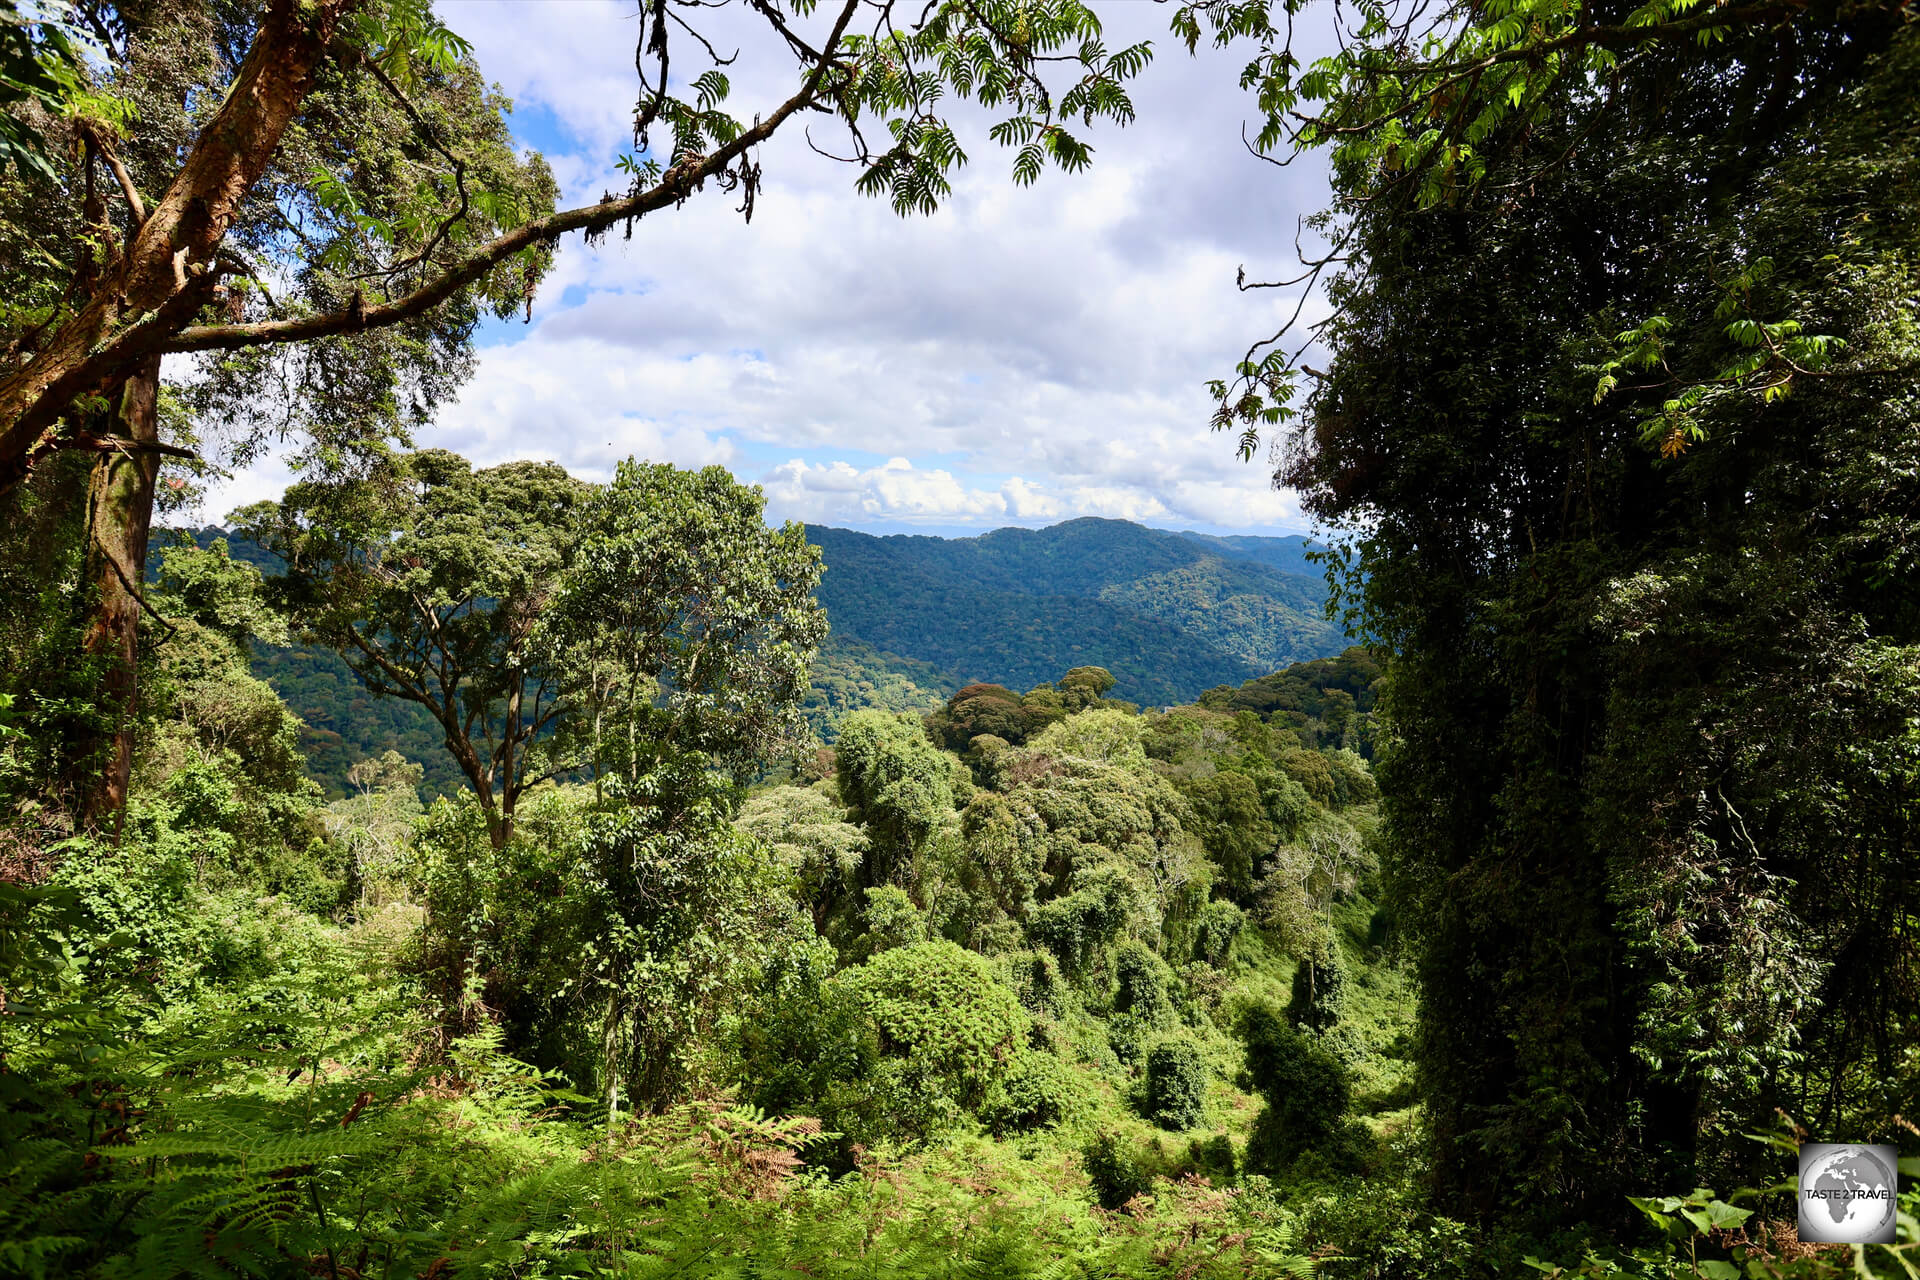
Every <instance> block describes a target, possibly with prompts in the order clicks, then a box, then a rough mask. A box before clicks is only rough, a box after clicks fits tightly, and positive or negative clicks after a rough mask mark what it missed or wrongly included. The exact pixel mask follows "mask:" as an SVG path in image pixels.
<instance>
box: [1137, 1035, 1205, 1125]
mask: <svg viewBox="0 0 1920 1280" xmlns="http://www.w3.org/2000/svg"><path fill="white" fill-rule="evenodd" d="M1207 1075H1208V1072H1207V1064H1206V1060H1205V1059H1204V1058H1202V1057H1201V1056H1200V1050H1199V1049H1198V1048H1197V1047H1196V1046H1195V1045H1193V1044H1191V1043H1189V1042H1188V1041H1185V1040H1169V1041H1167V1042H1166V1043H1164V1044H1157V1045H1155V1046H1154V1047H1153V1049H1152V1050H1151V1051H1150V1052H1149V1053H1148V1054H1147V1094H1146V1108H1145V1109H1146V1113H1147V1119H1149V1120H1151V1121H1153V1122H1154V1123H1155V1124H1157V1125H1159V1126H1160V1127H1161V1128H1162V1129H1191V1128H1194V1127H1195V1126H1196V1125H1198V1124H1199V1123H1200V1122H1201V1120H1203V1119H1204V1118H1205V1117H1206V1113H1207Z"/></svg>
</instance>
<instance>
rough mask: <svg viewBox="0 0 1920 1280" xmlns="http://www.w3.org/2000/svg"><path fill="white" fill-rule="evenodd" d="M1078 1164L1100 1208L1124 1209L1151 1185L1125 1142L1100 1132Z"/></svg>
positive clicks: (1148, 1177)
mask: <svg viewBox="0 0 1920 1280" xmlns="http://www.w3.org/2000/svg"><path fill="white" fill-rule="evenodd" d="M1080 1162H1081V1164H1082V1165H1083V1166H1084V1167H1085V1169H1086V1171H1087V1180H1088V1181H1090V1182H1091V1183H1093V1196H1094V1199H1095V1200H1096V1201H1097V1202H1098V1203H1099V1205H1100V1207H1101V1208H1102V1209H1109V1210H1114V1209H1123V1208H1125V1207H1126V1205H1127V1202H1128V1201H1129V1200H1132V1199H1133V1198H1134V1197H1135V1196H1137V1195H1143V1194H1145V1193H1146V1192H1147V1191H1148V1190H1149V1189H1150V1188H1151V1187H1152V1186H1153V1181H1152V1179H1151V1177H1150V1176H1149V1175H1148V1174H1147V1173H1146V1172H1145V1171H1143V1170H1142V1169H1141V1167H1140V1162H1139V1160H1138V1159H1137V1158H1136V1157H1135V1156H1134V1154H1133V1152H1132V1151H1130V1150H1129V1149H1128V1148H1127V1145H1126V1143H1125V1141H1124V1140H1123V1139H1121V1138H1119V1137H1117V1136H1115V1135H1114V1134H1112V1133H1107V1132H1102V1133H1100V1134H1097V1135H1095V1136H1094V1138H1093V1140H1092V1141H1090V1142H1088V1143H1087V1145H1086V1146H1085V1147H1084V1148H1083V1149H1082V1150H1081V1152H1080Z"/></svg>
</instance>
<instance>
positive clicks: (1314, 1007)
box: [1287, 950, 1347, 1035]
mask: <svg viewBox="0 0 1920 1280" xmlns="http://www.w3.org/2000/svg"><path fill="white" fill-rule="evenodd" d="M1346 986H1347V973H1346V970H1345V969H1344V968H1343V967H1342V966H1341V964H1340V957H1339V956H1338V955H1337V954H1335V953H1334V952H1333V951H1331V950H1328V951H1316V952H1313V953H1312V954H1310V955H1308V956H1307V957H1306V958H1305V959H1304V960H1302V961H1301V962H1300V964H1299V967H1298V968H1296V969H1295V970H1294V971H1293V991H1292V993H1291V995H1290V996H1289V997H1288V999H1287V1020H1288V1021H1289V1022H1291V1023H1293V1025H1294V1026H1296V1027H1299V1028H1300V1029H1301V1030H1302V1031H1310V1032H1312V1033H1313V1034H1315V1035H1320V1034H1322V1033H1324V1032H1326V1031H1329V1030H1331V1029H1332V1027H1333V1024H1334V1023H1336V1022H1338V1021H1340V1007H1341V1005H1342V1004H1343V1003H1344V1001H1345V997H1346Z"/></svg>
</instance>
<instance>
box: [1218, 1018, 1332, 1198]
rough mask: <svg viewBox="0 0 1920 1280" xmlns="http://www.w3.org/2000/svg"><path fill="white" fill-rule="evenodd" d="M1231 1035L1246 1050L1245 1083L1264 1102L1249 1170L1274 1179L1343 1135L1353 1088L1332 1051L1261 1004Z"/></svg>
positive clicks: (1249, 1151) (1250, 1148)
mask: <svg viewBox="0 0 1920 1280" xmlns="http://www.w3.org/2000/svg"><path fill="white" fill-rule="evenodd" d="M1234 1030H1235V1033H1236V1034H1237V1035H1238V1036H1239V1037H1240V1040H1241V1043H1242V1044H1243V1045H1244V1046H1245V1047H1246V1054H1247V1076H1248V1079H1249V1080H1250V1081H1251V1082H1252V1084H1253V1088H1254V1090H1255V1091H1256V1092H1258V1093H1259V1094H1260V1095H1261V1097H1263V1098H1265V1099H1266V1103H1267V1106H1266V1110H1264V1111H1262V1112H1261V1113H1260V1118H1259V1119H1258V1120H1257V1121H1256V1122H1255V1124H1254V1130H1253V1136H1252V1138H1251V1139H1250V1140H1249V1141H1248V1143H1247V1167H1248V1168H1249V1169H1255V1170H1258V1171H1259V1172H1262V1173H1268V1174H1277V1173H1279V1172H1281V1171H1282V1170H1284V1169H1285V1168H1286V1167H1287V1166H1288V1165H1289V1164H1291V1163H1292V1161H1293V1160H1294V1158H1295V1157H1296V1156H1298V1155H1300V1154H1301V1153H1302V1152H1304V1151H1307V1150H1309V1149H1312V1148H1315V1147H1319V1146H1323V1145H1327V1144H1328V1143H1329V1141H1330V1140H1332V1139H1336V1138H1338V1137H1339V1136H1340V1135H1342V1133H1343V1132H1344V1130H1345V1124H1344V1122H1345V1120H1346V1113H1347V1105H1348V1102H1349V1100H1350V1099H1351V1097H1352V1086H1351V1084H1350V1083H1349V1080H1348V1073H1347V1068H1346V1064H1345V1063H1343V1062H1341V1061H1340V1059H1339V1058H1338V1057H1337V1056H1335V1054H1334V1053H1333V1051H1332V1050H1331V1049H1329V1048H1328V1047H1327V1046H1326V1045H1325V1044H1324V1043H1323V1042H1322V1041H1321V1040H1320V1039H1318V1038H1317V1037H1315V1036H1311V1035H1308V1034H1306V1033H1305V1032H1302V1031H1299V1030H1296V1029H1295V1028H1294V1027H1293V1026H1292V1025H1291V1024H1290V1023H1289V1022H1288V1021H1287V1019H1286V1018H1285V1017H1283V1016H1282V1015H1281V1014H1280V1013H1278V1012H1277V1011H1276V1010H1274V1009H1273V1008H1272V1007H1271V1006H1269V1005H1264V1004H1256V1005H1253V1006H1251V1007H1250V1008H1248V1009H1247V1010H1246V1012H1245V1013H1243V1014H1242V1015H1241V1017H1240V1020H1239V1022H1238V1024H1237V1025H1236V1026H1235V1028H1234Z"/></svg>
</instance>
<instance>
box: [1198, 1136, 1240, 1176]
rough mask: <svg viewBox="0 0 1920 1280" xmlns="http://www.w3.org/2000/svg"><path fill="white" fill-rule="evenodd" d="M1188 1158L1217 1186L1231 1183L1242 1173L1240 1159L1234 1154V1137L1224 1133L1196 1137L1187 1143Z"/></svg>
mask: <svg viewBox="0 0 1920 1280" xmlns="http://www.w3.org/2000/svg"><path fill="white" fill-rule="evenodd" d="M1187 1159H1189V1160H1191V1161H1192V1162H1193V1166H1194V1168H1195V1169H1196V1170H1198V1171H1199V1173H1200V1175H1201V1176H1202V1177H1205V1178H1208V1179H1210V1180H1211V1181H1212V1182H1213V1183H1214V1184H1215V1185H1216V1186H1218V1185H1225V1184H1230V1183H1231V1182H1232V1181H1233V1180H1234V1179H1235V1178H1237V1177H1238V1176H1239V1175H1240V1160H1239V1157H1238V1156H1236V1155H1235V1154H1234V1150H1233V1139H1232V1138H1229V1137H1228V1136H1227V1135H1226V1134H1224V1133H1216V1134H1215V1135H1213V1137H1211V1138H1207V1139H1205V1140H1202V1139H1200V1138H1195V1139H1194V1140H1193V1141H1192V1142H1190V1143H1188V1144H1187Z"/></svg>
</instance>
